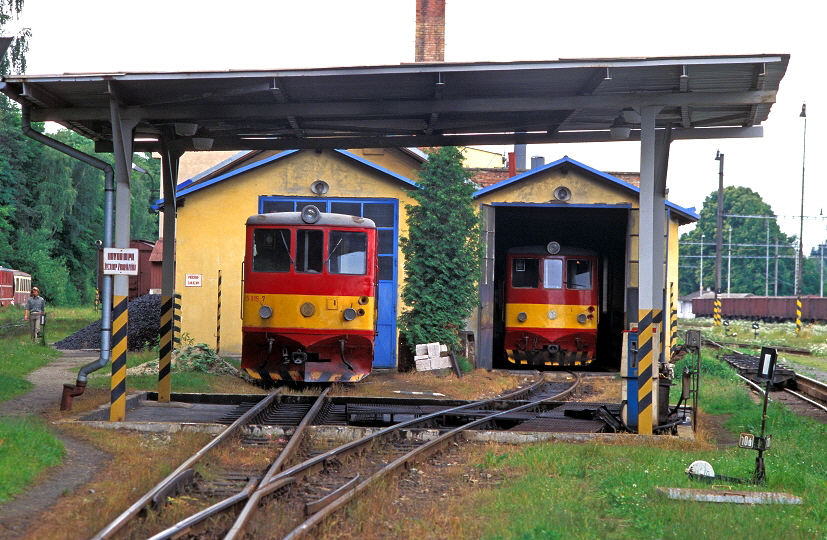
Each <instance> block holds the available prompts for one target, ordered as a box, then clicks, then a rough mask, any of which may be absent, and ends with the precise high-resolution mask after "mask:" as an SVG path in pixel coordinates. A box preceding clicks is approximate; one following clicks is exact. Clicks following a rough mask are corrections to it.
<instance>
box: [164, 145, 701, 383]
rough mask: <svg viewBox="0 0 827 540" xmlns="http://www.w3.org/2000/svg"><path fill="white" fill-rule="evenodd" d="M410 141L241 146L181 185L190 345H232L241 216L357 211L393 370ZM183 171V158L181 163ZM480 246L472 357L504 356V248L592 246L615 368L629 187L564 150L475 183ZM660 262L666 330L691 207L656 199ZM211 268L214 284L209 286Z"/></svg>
mask: <svg viewBox="0 0 827 540" xmlns="http://www.w3.org/2000/svg"><path fill="white" fill-rule="evenodd" d="M426 159H427V158H426V156H425V154H423V153H422V152H420V151H419V150H416V149H384V150H383V149H361V150H351V151H345V150H301V151H286V152H280V153H273V152H243V153H240V154H236V155H234V156H232V157H230V158H229V159H227V160H225V161H224V162H222V163H220V164H218V165H216V166H214V167H212V168H211V169H208V170H207V171H205V172H203V173H201V174H199V175H197V176H194V177H193V178H192V179H191V180H188V181H186V182H183V183H181V184H179V186H178V191H177V199H178V224H177V246H176V258H177V260H176V276H175V279H176V287H175V288H176V293H178V294H180V295H181V331H182V334H184V335H185V337H187V338H189V339H191V340H193V341H194V342H195V343H206V344H208V345H210V346H215V344H216V343H218V337H219V336H218V335H217V334H218V328H219V320H218V319H219V310H218V305H219V304H218V302H219V294H220V299H221V309H220V352H221V353H222V354H239V353H240V351H241V319H240V311H241V279H242V273H241V266H242V260H243V257H244V234H245V229H244V223H245V222H246V220H247V218H248V217H250V216H251V215H255V214H258V213H264V212H279V211H294V210H301V208H303V207H304V206H305V205H307V204H314V205H316V206H318V207H319V209H320V210H322V211H326V212H336V213H343V214H352V215H361V216H364V217H369V218H371V219H373V220H374V221H375V222H376V224H377V227H378V229H379V246H380V249H379V257H380V261H379V267H380V275H379V279H380V281H379V297H380V298H382V299H383V300H381V301H380V302H379V306H378V307H379V322H378V327H377V340H376V354H375V359H374V367H377V368H396V367H397V365H398V336H397V328H396V317H397V316H398V314H399V313H400V311H401V308H402V306H401V301H400V298H399V294H400V291H401V288H402V287H401V286H402V283H403V280H404V261H403V260H402V257H401V253H400V251H399V242H398V239H399V237H400V236H404V235H406V233H407V226H406V214H405V205H406V204H413V203H414V201H413V199H412V198H411V197H410V196H409V193H410V191H411V190H412V189H416V183H415V179H416V175H417V171H419V170H420V169H421V166H422V163H423V162H424V161H425V160H426ZM182 170H183V168H182ZM475 200H476V202H477V203H479V205H480V210H481V215H482V218H483V223H484V229H485V230H484V238H483V241H484V242H485V245H486V250H485V258H484V260H483V273H482V280H481V283H480V308H479V309H478V311H477V312H476V313H473V314H472V316H471V317H470V318H469V321H468V327H467V330H468V331H469V332H471V333H473V335H474V336H475V341H476V358H475V361H476V365H477V367H482V368H492V367H501V366H504V364H503V362H504V356H503V354H502V353H503V347H502V344H501V343H498V342H497V336H498V335H501V332H499V331H498V328H499V327H501V326H502V325H503V321H502V320H501V319H502V315H501V312H502V310H501V306H500V303H501V299H500V290H501V289H500V287H498V285H497V284H498V283H501V282H502V279H503V277H504V275H505V273H504V272H505V270H504V261H505V253H506V252H507V250H508V249H509V248H512V247H520V246H530V245H546V244H547V243H548V242H550V241H557V242H559V243H560V244H567V245H572V246H577V247H585V248H590V249H594V250H596V251H597V252H598V253H599V254H600V256H601V276H600V283H601V287H602V291H601V292H602V300H601V308H600V309H601V314H600V326H599V328H598V332H599V335H598V340H599V341H598V350H599V351H603V352H602V353H601V356H603V357H604V358H605V359H606V360H605V361H604V362H603V363H605V364H608V365H614V366H615V367H617V365H619V363H620V356H621V350H620V349H621V343H622V340H621V331H622V330H626V329H628V328H629V326H630V325H631V324H633V323H635V322H636V320H637V313H638V312H637V279H638V272H637V261H638V259H637V257H638V255H637V253H638V200H639V189H638V188H637V187H636V186H635V185H633V184H630V183H628V182H626V181H624V180H621V179H619V178H617V177H615V176H612V175H610V174H607V173H604V172H601V171H598V170H595V169H592V168H591V167H588V166H587V165H584V164H582V163H579V162H577V161H575V160H573V159H570V158H568V157H564V158H562V159H560V160H557V161H555V162H553V163H549V164H547V165H542V166H539V167H537V168H535V169H532V170H529V171H526V172H524V173H522V174H519V175H517V176H514V177H512V178H507V179H504V180H501V181H499V182H497V183H495V184H492V185H489V186H487V187H484V188H481V189H479V190H478V191H477V193H476V194H475ZM664 218H665V220H666V221H665V223H668V230H667V231H666V243H665V245H666V248H665V249H666V251H667V258H666V260H667V263H666V267H665V269H664V271H665V272H666V275H667V279H666V283H667V284H669V285H668V287H669V289H670V290H666V291H664V295H665V300H666V304H665V305H666V306H669V307H668V309H667V313H666V314H665V317H664V319H665V321H664V322H665V324H664V325H663V327H664V330H665V331H666V332H667V339H668V337H669V333H671V332H669V313H671V312H672V310H673V309H674V310H676V309H677V294H675V296H674V298H672V294H671V293H672V291H671V287H672V285H671V284H674V287H676V286H677V281H678V279H677V272H678V265H677V261H678V227H679V226H680V225H684V224H688V223H692V222H694V221H696V220H697V219H698V216H697V214H695V212H694V209H685V208H681V207H680V206H677V205H675V204H673V203H671V202H667V203H666V206H665V208H664ZM219 276H220V282H221V290H220V291H219Z"/></svg>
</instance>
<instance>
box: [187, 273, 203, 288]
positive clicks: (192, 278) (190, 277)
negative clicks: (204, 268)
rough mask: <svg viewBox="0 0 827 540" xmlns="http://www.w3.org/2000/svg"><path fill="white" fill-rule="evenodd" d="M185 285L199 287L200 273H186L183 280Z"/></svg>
mask: <svg viewBox="0 0 827 540" xmlns="http://www.w3.org/2000/svg"><path fill="white" fill-rule="evenodd" d="M184 286H185V287H200V286H201V274H187V275H186V279H185V280H184Z"/></svg>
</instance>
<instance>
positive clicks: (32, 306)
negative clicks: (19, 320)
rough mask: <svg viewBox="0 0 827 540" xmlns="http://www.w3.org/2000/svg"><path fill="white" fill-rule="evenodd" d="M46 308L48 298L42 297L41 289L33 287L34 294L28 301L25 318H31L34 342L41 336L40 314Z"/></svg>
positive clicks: (30, 324)
mask: <svg viewBox="0 0 827 540" xmlns="http://www.w3.org/2000/svg"><path fill="white" fill-rule="evenodd" d="M45 308H46V300H44V299H43V298H41V297H40V289H38V288H37V287H32V295H31V296H30V297H29V299H28V300H27V301H26V312H25V313H24V314H23V320H26V319H29V326H30V327H31V329H32V343H34V342H35V341H36V340H37V338H38V337H39V336H40V315H41V314H42V313H43V310H44V309H45Z"/></svg>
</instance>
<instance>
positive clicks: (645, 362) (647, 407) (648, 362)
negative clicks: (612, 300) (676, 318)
mask: <svg viewBox="0 0 827 540" xmlns="http://www.w3.org/2000/svg"><path fill="white" fill-rule="evenodd" d="M638 321H639V322H638V325H637V336H638V338H637V339H638V343H637V348H638V352H637V359H638V367H637V374H638V375H637V381H638V383H637V432H638V433H640V434H641V435H651V434H652V353H653V351H652V311H649V310H645V309H642V310H640V311H638Z"/></svg>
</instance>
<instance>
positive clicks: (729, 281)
mask: <svg viewBox="0 0 827 540" xmlns="http://www.w3.org/2000/svg"><path fill="white" fill-rule="evenodd" d="M726 293H727V294H728V295H729V294H732V226H730V227H729V245H728V246H727V260H726Z"/></svg>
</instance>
